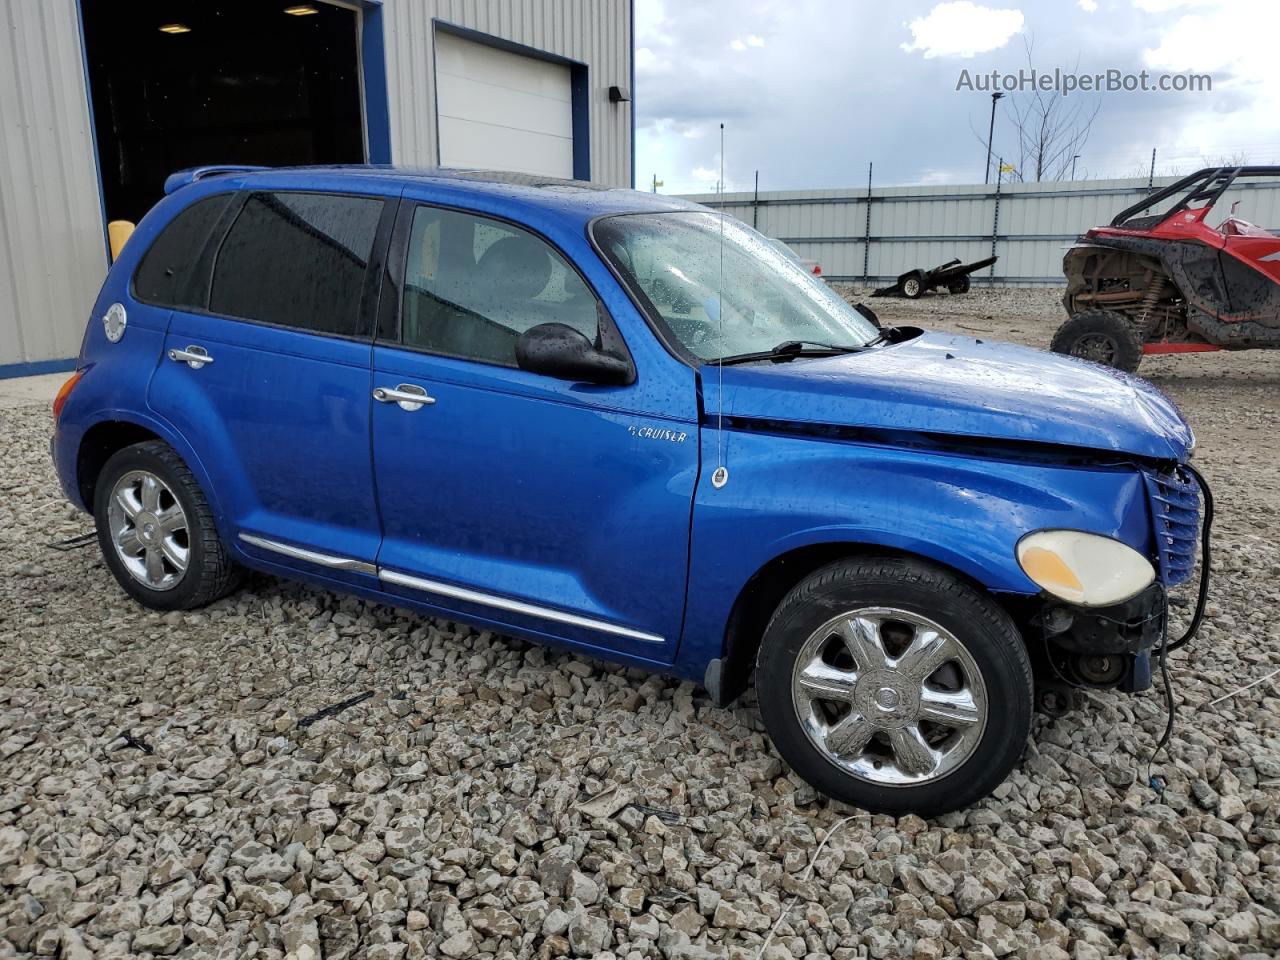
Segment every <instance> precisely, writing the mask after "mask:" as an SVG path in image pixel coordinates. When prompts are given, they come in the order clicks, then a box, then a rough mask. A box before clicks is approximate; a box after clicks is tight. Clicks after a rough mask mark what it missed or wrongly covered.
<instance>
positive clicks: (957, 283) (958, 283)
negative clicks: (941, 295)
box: [947, 277, 969, 293]
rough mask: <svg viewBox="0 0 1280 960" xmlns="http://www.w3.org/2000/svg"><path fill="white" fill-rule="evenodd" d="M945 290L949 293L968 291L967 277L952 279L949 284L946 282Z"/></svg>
mask: <svg viewBox="0 0 1280 960" xmlns="http://www.w3.org/2000/svg"><path fill="white" fill-rule="evenodd" d="M947 290H948V291H950V292H951V293H968V292H969V278H968V277H961V278H960V279H959V280H952V281H951V282H950V283H949V284H947Z"/></svg>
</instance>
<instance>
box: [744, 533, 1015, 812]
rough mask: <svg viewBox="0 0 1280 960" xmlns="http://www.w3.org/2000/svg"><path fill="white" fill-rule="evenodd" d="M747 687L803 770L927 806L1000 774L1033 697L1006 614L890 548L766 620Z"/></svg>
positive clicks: (849, 787)
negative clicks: (752, 686) (889, 553)
mask: <svg viewBox="0 0 1280 960" xmlns="http://www.w3.org/2000/svg"><path fill="white" fill-rule="evenodd" d="M756 687H757V692H758V694H759V699H760V711H761V714H762V715H763V717H764V721H765V725H766V726H767V727H768V729H769V733H770V736H772V738H773V741H774V744H775V745H776V746H777V748H778V751H779V752H780V753H781V754H782V756H783V758H784V759H785V760H786V761H787V762H788V763H789V764H791V766H792V767H793V768H794V769H795V770H796V772H797V773H799V774H800V775H801V776H802V777H804V779H805V780H807V781H808V782H809V783H811V784H813V785H814V786H815V787H816V788H817V789H819V790H821V791H822V792H823V793H825V794H827V795H828V796H831V797H834V798H835V799H837V800H842V801H844V802H846V803H850V804H852V805H854V806H858V807H862V808H864V809H867V810H872V811H877V812H885V813H906V812H914V813H918V814H921V815H923V816H931V815H934V814H939V813H945V812H947V811H949V810H954V809H957V808H959V807H963V806H966V805H968V804H970V803H973V802H974V801H976V800H978V799H980V798H981V797H983V796H985V795H986V794H988V793H989V792H990V791H991V790H992V789H994V788H995V787H996V786H997V785H998V784H999V783H1000V782H1001V781H1002V780H1004V778H1005V777H1006V776H1007V775H1008V773H1009V771H1010V770H1012V769H1013V767H1014V765H1015V764H1016V763H1017V761H1018V758H1019V757H1020V756H1021V754H1022V749H1023V746H1024V744H1025V741H1026V738H1027V734H1028V733H1029V731H1030V728H1031V715H1032V708H1033V697H1034V690H1033V685H1032V677H1031V663H1030V659H1029V658H1028V656H1027V651H1026V647H1025V645H1024V644H1023V642H1022V639H1021V637H1020V636H1019V635H1018V631H1017V629H1016V628H1015V627H1014V625H1013V623H1012V621H1011V620H1010V619H1009V617H1008V615H1007V614H1006V613H1005V612H1004V611H1003V610H1002V609H1001V608H1000V607H999V606H998V605H997V604H996V603H995V602H994V601H992V600H991V599H990V598H989V597H987V596H985V595H984V594H982V593H981V592H979V591H978V590H976V589H975V588H973V587H971V586H970V585H968V584H967V583H965V582H964V581H962V580H961V579H960V578H958V577H956V576H954V575H953V574H951V573H949V572H947V571H945V570H942V569H940V568H937V567H933V566H931V565H928V564H925V563H922V562H918V561H914V560H906V559H897V558H885V559H858V560H848V561H843V562H840V563H836V564H833V565H832V566H829V567H826V568H824V569H822V570H819V571H817V572H816V573H814V574H812V575H810V576H809V577H808V578H806V579H805V580H804V581H802V582H801V583H800V584H799V585H798V586H796V587H795V588H794V589H793V590H792V591H791V592H790V593H789V594H788V595H787V597H786V598H785V599H784V600H783V601H782V603H781V605H780V606H779V607H778V610H777V612H776V613H775V614H774V616H773V619H772V620H771V621H770V623H769V626H768V628H767V629H766V631H765V636H764V640H763V642H762V644H761V647H760V654H759V657H758V660H757V670H756Z"/></svg>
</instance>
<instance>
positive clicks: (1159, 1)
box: [1133, 0, 1211, 13]
mask: <svg viewBox="0 0 1280 960" xmlns="http://www.w3.org/2000/svg"><path fill="white" fill-rule="evenodd" d="M1206 2H1211V0H1133V5H1134V6H1135V7H1137V8H1138V9H1139V10H1143V11H1146V12H1147V13H1168V12H1169V11H1170V10H1177V9H1178V8H1179V7H1202V6H1204V5H1205V3H1206Z"/></svg>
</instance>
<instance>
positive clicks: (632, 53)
mask: <svg viewBox="0 0 1280 960" xmlns="http://www.w3.org/2000/svg"><path fill="white" fill-rule="evenodd" d="M628 40H630V45H629V47H628V50H627V57H628V59H629V60H630V61H631V64H630V66H631V102H630V103H628V104H627V109H628V110H630V111H631V189H632V190H634V189H635V188H636V0H631V36H630V37H628Z"/></svg>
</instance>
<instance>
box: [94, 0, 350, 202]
mask: <svg viewBox="0 0 1280 960" xmlns="http://www.w3.org/2000/svg"><path fill="white" fill-rule="evenodd" d="M82 4H83V13H84V40H85V49H86V53H87V58H88V69H89V89H90V96H91V99H92V103H93V113H94V126H95V130H96V133H97V141H98V158H99V164H100V166H101V172H102V192H103V201H104V203H105V205H106V213H107V219H108V220H131V221H133V222H135V223H136V222H137V221H138V220H139V219H140V218H141V217H142V215H143V214H144V213H146V212H147V210H149V209H150V208H151V206H152V205H153V204H154V203H155V202H156V201H157V200H159V199H160V197H161V196H162V195H163V193H164V189H163V187H164V180H165V177H167V176H168V175H169V174H171V173H173V172H174V171H175V170H181V169H182V168H184V167H194V166H200V165H201V164H208V163H250V164H263V165H266V166H284V165H290V164H304V163H361V162H363V161H364V159H365V147H364V131H363V125H362V119H361V103H360V63H359V22H358V14H357V13H356V12H355V11H354V10H349V9H347V8H345V7H338V6H333V5H331V4H327V3H323V2H320V0H313V2H310V3H302V2H298V0H292V2H289V0H279V2H275V0H218V2H208V0H129V2H127V3H121V2H120V0H82ZM286 11H292V12H286Z"/></svg>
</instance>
